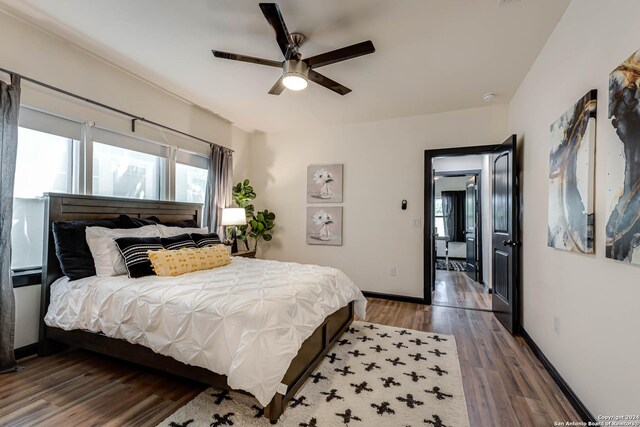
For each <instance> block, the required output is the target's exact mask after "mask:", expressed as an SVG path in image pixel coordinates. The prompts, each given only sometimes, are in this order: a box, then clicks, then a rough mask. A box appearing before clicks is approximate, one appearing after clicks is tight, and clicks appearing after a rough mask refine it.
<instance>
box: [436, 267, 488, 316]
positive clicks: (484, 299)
mask: <svg viewBox="0 0 640 427" xmlns="http://www.w3.org/2000/svg"><path fill="white" fill-rule="evenodd" d="M433 303H434V304H437V305H447V306H452V307H462V308H475V309H480V310H491V294H489V293H488V292H486V291H485V290H484V287H483V286H482V285H481V284H479V283H476V282H474V281H473V280H471V278H470V277H469V276H467V274H466V273H463V272H461V271H447V270H436V282H435V292H434V293H433Z"/></svg>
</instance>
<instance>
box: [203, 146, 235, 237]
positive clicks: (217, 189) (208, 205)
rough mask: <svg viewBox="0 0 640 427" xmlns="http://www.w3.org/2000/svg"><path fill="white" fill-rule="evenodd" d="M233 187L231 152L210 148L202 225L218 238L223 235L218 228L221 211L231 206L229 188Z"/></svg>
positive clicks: (222, 148)
mask: <svg viewBox="0 0 640 427" xmlns="http://www.w3.org/2000/svg"><path fill="white" fill-rule="evenodd" d="M232 187H233V151H232V150H230V149H228V148H224V147H220V146H219V145H212V146H211V157H210V159H209V182H208V183H207V193H206V196H205V200H204V213H203V215H202V217H203V219H204V222H203V225H204V226H206V227H209V230H211V232H212V233H213V232H216V233H218V234H219V235H220V236H223V235H224V232H223V230H222V229H221V227H220V220H221V219H222V209H223V208H226V207H228V206H231V201H232V197H231V188H232Z"/></svg>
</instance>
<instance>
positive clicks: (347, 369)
mask: <svg viewBox="0 0 640 427" xmlns="http://www.w3.org/2000/svg"><path fill="white" fill-rule="evenodd" d="M334 371H336V372H339V373H340V375H342V376H343V377H346V376H347V375H355V374H356V373H355V372H353V371H352V370H351V366H345V367H344V368H342V369H338V368H336V369H334Z"/></svg>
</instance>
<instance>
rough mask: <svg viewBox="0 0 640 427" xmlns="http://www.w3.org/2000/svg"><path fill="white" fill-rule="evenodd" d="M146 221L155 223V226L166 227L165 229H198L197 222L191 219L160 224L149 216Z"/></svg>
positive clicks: (156, 219)
mask: <svg viewBox="0 0 640 427" xmlns="http://www.w3.org/2000/svg"><path fill="white" fill-rule="evenodd" d="M147 220H148V221H155V223H156V224H162V225H166V226H167V227H182V228H198V227H200V226H199V225H198V223H197V222H195V221H194V220H192V219H185V220H184V221H174V222H162V221H160V219H159V218H158V217H157V216H150V217H149V218H147Z"/></svg>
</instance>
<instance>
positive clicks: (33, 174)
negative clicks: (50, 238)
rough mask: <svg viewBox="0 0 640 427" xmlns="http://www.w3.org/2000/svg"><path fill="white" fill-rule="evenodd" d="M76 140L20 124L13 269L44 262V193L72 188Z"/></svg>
mask: <svg viewBox="0 0 640 427" xmlns="http://www.w3.org/2000/svg"><path fill="white" fill-rule="evenodd" d="M73 153H74V140H73V139H69V138H64V137H61V136H57V135H52V134H48V133H44V132H38V131H35V130H31V129H27V128H23V127H20V128H19V130H18V155H17V158H16V175H15V186H14V199H13V227H12V234H11V244H12V256H11V268H12V269H13V270H25V269H29V268H34V267H40V266H41V265H42V241H43V227H44V202H43V201H42V199H41V197H42V195H43V193H47V192H59V193H70V192H72V190H73V164H74V161H73Z"/></svg>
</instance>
